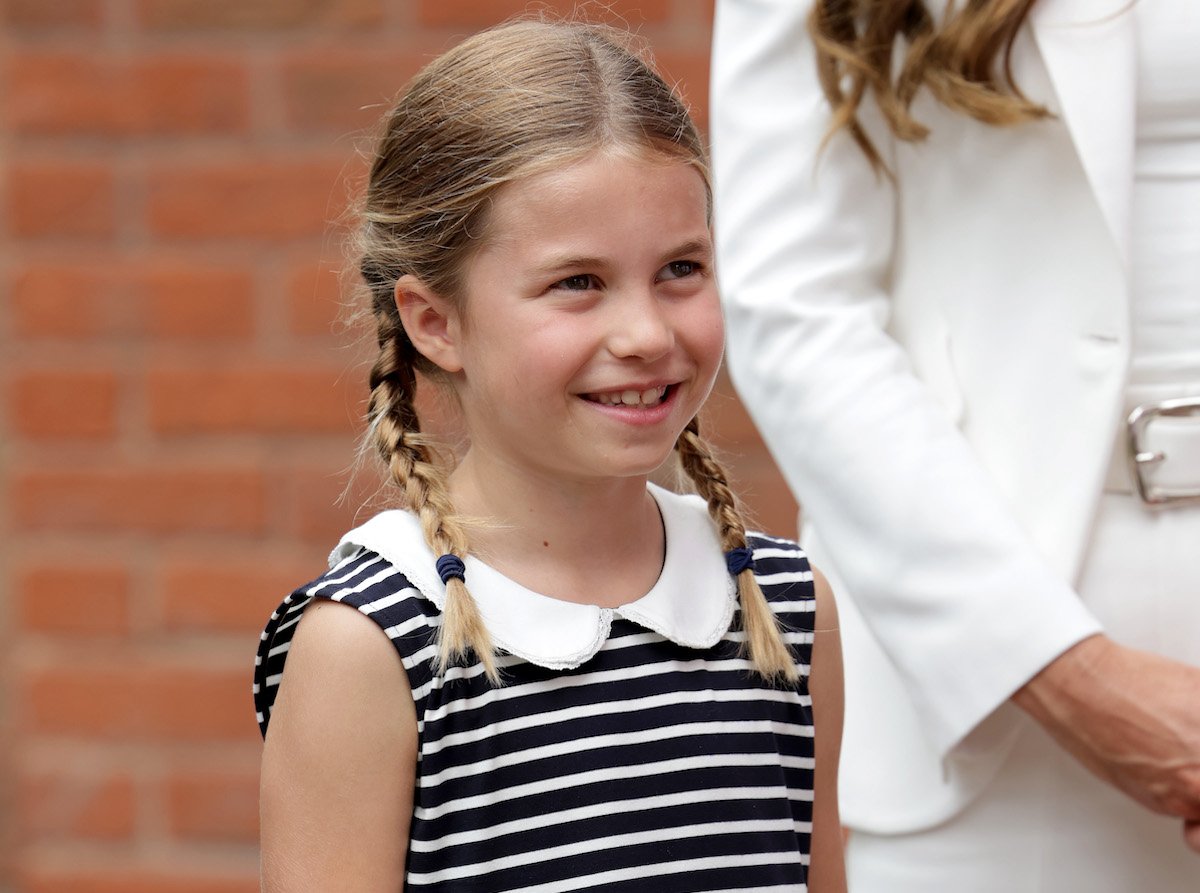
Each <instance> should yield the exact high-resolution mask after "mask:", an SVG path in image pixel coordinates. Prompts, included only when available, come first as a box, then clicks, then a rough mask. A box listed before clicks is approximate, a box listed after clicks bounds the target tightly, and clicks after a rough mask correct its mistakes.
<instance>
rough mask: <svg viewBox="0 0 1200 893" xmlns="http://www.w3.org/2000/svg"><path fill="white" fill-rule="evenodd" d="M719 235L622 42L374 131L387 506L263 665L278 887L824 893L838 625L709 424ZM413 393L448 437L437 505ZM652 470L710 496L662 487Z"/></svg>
mask: <svg viewBox="0 0 1200 893" xmlns="http://www.w3.org/2000/svg"><path fill="white" fill-rule="evenodd" d="M709 209H710V194H709V185H708V174H707V168H706V163H705V155H704V150H703V146H702V143H701V139H700V137H699V135H698V133H697V132H696V129H695V127H694V125H693V123H692V122H691V120H690V119H689V117H688V115H687V112H686V110H685V108H684V107H683V105H682V104H681V102H680V100H679V99H678V98H677V97H676V96H675V95H674V94H673V93H672V91H671V90H670V88H669V87H667V86H666V85H665V84H664V83H663V81H662V80H661V79H660V78H659V77H658V76H657V75H656V74H654V72H653V71H652V70H651V69H650V68H649V67H647V65H646V64H645V63H644V62H643V61H641V60H640V59H639V58H638V57H637V56H636V55H635V54H633V53H632V52H630V50H629V49H628V48H627V47H626V46H625V45H624V42H623V41H622V39H621V37H620V35H618V34H614V33H612V32H610V31H609V30H608V29H604V28H599V27H595V26H589V25H582V24H570V25H568V24H544V23H536V22H520V23H515V24H510V25H507V26H503V27H501V28H498V29H495V30H492V31H488V32H485V33H483V34H480V35H478V36H476V37H474V38H472V39H470V40H468V41H466V42H465V43H463V44H461V45H459V46H458V47H457V48H455V49H453V50H451V51H450V52H448V53H446V54H445V55H443V56H441V57H440V58H438V59H436V60H434V61H433V62H432V63H431V64H430V65H429V66H428V67H426V69H425V70H424V71H422V72H421V73H420V74H419V75H418V76H417V77H416V78H415V80H414V81H413V82H412V83H411V84H410V85H409V87H408V88H407V90H406V91H405V92H404V93H403V94H402V95H401V97H400V99H399V101H398V104H397V105H396V107H395V108H394V109H393V110H392V111H391V112H390V113H389V115H388V117H387V119H386V130H385V133H384V135H383V137H382V140H381V142H380V144H379V146H378V151H377V154H376V156H375V160H374V164H373V167H372V170H371V174H370V180H369V184H368V187H367V193H366V198H365V202H364V207H363V213H362V216H363V222H362V228H361V257H360V269H361V271H362V275H363V278H364V279H365V281H366V284H367V286H368V288H369V292H370V298H371V305H372V309H373V312H374V316H375V319H376V322H377V326H378V342H379V357H378V359H377V360H376V362H375V365H374V367H373V368H372V370H371V376H370V385H371V397H370V405H369V421H370V427H369V433H368V437H369V439H370V443H371V445H372V446H373V448H375V449H376V450H377V451H378V452H379V453H380V454H381V455H382V456H383V458H384V459H385V461H386V462H387V465H388V470H389V473H390V479H391V482H392V483H393V484H395V486H396V488H397V490H398V491H399V492H398V497H399V499H400V501H402V503H403V506H404V508H403V509H397V510H393V511H387V512H384V513H382V514H380V515H378V516H377V517H375V518H374V519H372V520H371V521H369V522H367V523H366V524H365V525H363V526H362V527H359V528H358V529H356V530H354V531H351V532H350V533H349V534H347V535H346V536H345V538H343V540H342V541H341V543H340V544H339V545H338V547H337V548H336V549H335V550H334V552H333V555H332V556H331V558H330V568H331V569H330V571H329V572H328V573H327V574H325V575H324V576H322V577H320V578H318V579H317V580H316V581H314V582H312V583H310V584H308V585H307V586H304V587H302V588H300V589H298V590H297V591H296V592H295V593H293V594H292V595H291V596H289V597H288V598H287V599H285V601H284V603H283V605H282V606H281V607H280V608H279V610H278V611H277V612H276V613H275V614H274V615H272V619H271V621H270V623H269V624H268V626H267V629H266V631H265V633H264V634H263V639H262V645H261V649H260V652H259V657H258V665H257V670H256V674H255V698H256V702H257V708H258V711H259V721H260V723H261V726H262V730H263V732H264V734H265V736H266V745H265V749H264V754H263V767H262V870H263V889H264V890H267V891H298V890H305V891H307V890H338V891H376V890H378V891H393V893H394V891H398V890H401V889H405V890H410V891H412V890H448V891H461V890H477V891H489V893H492V891H502V890H521V891H546V893H549V891H560V890H561V891H566V890H572V891H574V890H606V891H612V890H617V891H620V890H649V889H653V890H655V891H701V890H730V889H738V890H749V889H755V890H758V889H779V890H804V889H806V885H807V889H810V890H817V891H822V893H824V891H831V890H832V891H837V890H843V889H844V879H843V869H842V861H841V837H840V829H839V826H838V813H837V805H836V787H835V779H836V772H837V754H838V743H839V738H840V727H841V664H840V651H839V645H838V638H837V633H836V631H835V630H836V617H835V615H834V608H833V602H832V600H831V597H830V594H829V592H828V590H827V588H826V586H825V584H824V582H823V581H822V579H821V578H820V577H819V576H816V575H815V574H814V572H813V571H812V570H811V569H810V568H809V566H808V563H807V561H806V559H805V557H804V555H803V554H802V553H801V551H800V550H799V549H798V548H797V547H796V546H795V545H794V544H792V543H790V542H786V541H783V540H777V539H770V538H767V537H762V536H748V535H747V534H746V532H745V528H744V526H743V522H742V519H741V517H740V516H739V514H738V510H737V507H736V504H735V501H734V497H733V494H732V493H731V492H730V489H729V486H728V485H727V483H726V480H725V476H724V473H723V472H722V470H721V467H720V466H719V465H718V464H717V462H716V460H715V459H714V458H713V456H712V454H711V452H710V450H709V448H708V446H707V445H706V444H705V442H704V440H703V439H702V438H701V436H700V429H699V425H698V422H697V420H696V413H697V411H698V410H699V408H700V406H701V404H702V403H703V401H704V399H705V398H706V396H707V395H708V393H709V390H710V388H711V387H712V384H713V379H714V377H715V375H716V373H717V367H718V365H719V363H720V359H721V352H722V340H723V327H722V320H721V315H720V308H719V302H718V296H717V291H716V286H715V284H714V278H713V270H712V263H713V260H712V255H713V248H712V243H711V236H710V220H709V217H710V210H709ZM417 373H421V374H422V375H423V376H427V377H428V379H429V380H432V381H434V382H437V383H440V384H441V385H443V386H444V387H447V388H449V389H450V391H451V393H452V394H453V395H454V398H455V401H456V403H457V405H458V407H459V408H460V410H461V414H462V419H463V423H464V425H465V429H466V432H467V435H468V441H469V445H468V446H467V448H466V450H465V453H464V454H463V455H462V456H461V458H460V460H459V462H458V463H457V465H456V466H455V467H454V468H453V470H452V471H450V473H449V474H446V473H445V471H444V470H443V468H442V466H441V465H440V464H439V463H438V462H437V461H436V460H435V457H434V455H433V454H432V453H431V451H430V449H429V446H428V445H427V443H426V441H425V440H424V439H423V438H422V435H421V434H420V428H419V424H418V419H417V413H416V410H415V409H414V397H415V391H416V387H417V380H418V378H417ZM672 450H675V451H676V452H677V453H678V455H679V459H680V462H681V464H682V467H683V469H684V471H685V472H686V473H687V475H688V477H690V478H691V480H692V482H693V484H694V485H695V487H696V489H697V490H698V491H699V493H700V497H696V496H680V495H676V494H673V493H671V492H668V491H666V490H663V489H660V488H658V487H655V486H653V485H650V484H649V483H648V476H649V475H650V473H651V472H652V471H654V470H655V469H656V468H657V467H658V466H659V465H660V464H661V463H662V462H663V461H664V460H665V459H666V458H667V457H668V456H669V455H670V454H671V452H672ZM701 497H702V498H701ZM339 603H340V604H339ZM344 606H350V607H352V608H354V609H356V610H349V609H348V608H347V607H344ZM814 630H820V632H818V633H816V634H815V639H816V641H815V642H814V632H813V631H814ZM285 661H286V664H285ZM285 666H286V672H284V671H285ZM810 666H811V672H810ZM810 852H811V863H810Z"/></svg>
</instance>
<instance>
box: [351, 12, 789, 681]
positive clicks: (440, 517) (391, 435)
mask: <svg viewBox="0 0 1200 893" xmlns="http://www.w3.org/2000/svg"><path fill="white" fill-rule="evenodd" d="M629 40H630V39H629V36H628V35H626V34H625V33H624V32H620V31H616V30H614V29H611V28H608V27H605V26H599V25H592V24H585V23H565V22H560V23H547V22H539V21H518V22H512V23H509V24H506V25H502V26H499V27H497V28H494V29H491V30H488V31H484V32H482V33H480V34H477V35H475V36H474V37H472V38H469V39H468V40H466V41H464V42H463V43H461V44H459V45H458V46H456V47H454V48H453V49H451V50H449V51H448V52H446V53H445V54H443V55H441V56H439V57H438V58H436V59H434V60H433V61H432V62H431V63H429V64H428V65H427V66H426V67H425V68H424V69H422V71H421V72H420V73H418V74H417V76H416V77H415V78H414V79H413V80H412V81H411V82H410V83H409V85H408V86H407V87H406V88H405V90H404V91H403V92H402V93H401V94H400V96H399V98H398V100H397V101H396V104H395V106H394V108H392V110H391V111H390V112H389V113H388V114H387V115H386V116H385V118H384V121H383V127H384V130H383V134H382V136H381V138H380V140H379V143H378V145H377V148H376V152H375V155H374V159H373V163H372V166H371V170H370V176H369V179H368V183H367V188H366V194H365V197H364V199H363V201H362V205H361V208H360V214H361V226H360V227H359V229H358V235H357V246H356V247H357V253H358V258H359V270H360V272H361V273H362V276H363V279H364V280H365V282H366V286H367V289H368V291H369V293H370V304H371V308H372V312H373V314H374V318H375V325H376V334H377V338H378V342H379V356H378V358H377V359H376V361H375V363H374V365H373V366H372V368H371V372H370V387H371V395H370V402H369V405H368V413H367V414H368V420H369V422H370V426H369V428H368V431H367V439H368V441H369V445H370V447H371V448H373V449H374V450H375V451H377V452H378V453H379V455H381V456H382V457H383V459H384V461H385V462H386V463H387V466H388V470H389V476H390V480H391V482H392V483H393V484H395V485H396V486H397V487H398V488H399V489H400V491H401V492H402V498H403V501H404V503H405V504H406V505H407V507H408V508H409V509H411V510H412V511H413V512H415V513H416V514H417V515H418V517H419V518H420V521H421V527H422V530H423V531H424V535H425V539H426V541H427V542H428V543H429V545H430V547H431V548H432V549H433V551H434V553H435V554H437V555H443V554H447V553H449V554H453V555H457V556H459V557H460V558H462V557H465V556H466V554H467V552H468V549H469V544H468V531H467V526H466V525H465V524H464V523H463V521H462V520H460V519H459V518H457V517H456V515H455V511H454V506H453V505H452V503H451V500H450V495H449V489H448V486H447V481H446V472H445V470H444V466H443V465H442V464H441V463H440V462H439V461H438V460H437V457H436V456H435V455H434V454H433V452H432V451H431V449H430V447H429V445H428V443H427V441H426V440H425V439H423V438H422V436H421V434H420V421H419V420H418V418H417V412H416V409H415V406H414V399H415V396H416V390H417V383H418V376H417V373H421V374H422V375H424V376H428V377H430V378H433V379H437V378H438V377H439V370H438V369H437V367H436V366H435V365H434V364H433V363H431V362H430V361H429V360H427V359H426V358H425V357H423V356H422V355H421V354H420V353H419V352H418V351H417V350H416V348H415V347H414V346H413V344H412V342H411V341H410V340H409V338H408V336H407V334H406V333H405V330H404V327H403V325H402V323H401V320H400V316H399V313H398V311H397V308H396V300H395V294H394V293H395V288H396V283H397V280H399V279H400V277H402V276H404V275H411V276H413V277H415V278H416V279H418V280H419V281H420V282H422V283H423V284H424V285H425V286H427V287H428V288H430V289H432V290H433V291H434V292H435V293H437V294H439V295H441V296H442V297H444V298H446V299H447V300H451V301H461V300H462V279H463V274H464V268H465V266H466V264H467V262H468V261H469V260H470V258H471V257H472V255H473V253H474V252H475V251H477V250H478V248H479V247H480V245H481V244H482V243H483V241H484V239H486V238H487V233H488V222H489V221H488V209H489V207H490V202H491V200H492V198H493V197H494V196H495V195H496V191H497V190H498V189H500V188H501V187H502V186H503V185H504V184H506V183H511V182H513V181H515V180H520V179H522V178H526V177H529V176H531V175H533V174H536V173H538V172H541V171H545V170H549V169H554V168H561V167H562V166H564V165H569V164H571V163H574V162H576V161H580V160H582V159H584V158H585V157H586V156H588V155H590V154H592V153H594V152H596V151H598V150H601V149H604V150H616V151H631V152H638V153H641V154H643V155H646V154H649V155H652V156H657V157H662V158H666V159H674V160H677V161H680V162H684V163H687V164H691V165H692V166H694V167H695V168H696V170H697V171H699V172H700V174H701V175H702V176H703V177H704V180H705V184H706V187H707V184H708V168H707V162H706V156H705V150H704V144H703V141H702V140H701V138H700V135H699V133H698V132H697V130H696V127H695V125H694V124H693V122H692V120H691V118H690V116H689V115H688V112H687V109H686V107H685V106H684V105H683V103H682V102H681V100H680V99H679V97H678V96H677V95H676V94H675V93H674V92H673V91H672V89H671V88H670V87H669V86H668V85H667V84H666V83H664V81H663V80H662V79H661V78H660V77H659V76H658V75H657V74H656V73H655V72H654V71H653V70H652V69H651V68H650V67H649V65H648V64H647V63H646V62H645V61H643V59H642V58H641V57H640V56H639V55H638V53H637V52H635V51H634V50H633V49H631V47H630V42H629ZM676 448H677V450H678V453H679V455H680V457H681V459H682V466H683V468H684V470H685V471H686V472H687V474H688V476H689V477H690V478H691V479H692V481H693V482H694V483H695V486H696V488H697V490H698V491H699V492H700V493H701V494H702V495H703V496H704V498H705V499H706V500H707V502H708V505H709V510H710V513H711V514H712V516H713V518H714V520H715V522H716V524H717V526H718V528H719V530H720V535H721V540H722V543H723V546H724V548H725V549H734V548H744V547H745V546H746V532H745V527H744V525H743V523H742V521H741V519H740V516H739V514H738V510H737V506H736V503H735V501H734V497H733V493H732V492H731V491H730V489H729V485H728V483H727V482H726V477H725V473H724V471H723V470H722V469H721V467H720V465H719V464H718V463H717V462H716V460H715V459H714V458H713V456H712V454H711V451H710V450H709V448H708V447H707V446H706V444H705V443H704V441H703V440H702V439H701V438H700V434H699V427H698V423H697V422H696V421H694V420H693V421H692V422H691V424H689V425H688V428H687V430H686V431H684V432H683V434H682V435H681V436H680V438H679V442H678V444H677V447H676ZM738 584H739V587H740V594H741V607H742V616H743V626H744V628H745V630H746V638H747V643H748V648H749V654H750V657H751V660H752V661H753V662H754V664H755V666H756V668H757V670H758V671H759V672H760V673H761V674H762V675H763V676H764V677H767V678H784V679H794V678H795V677H796V671H795V667H794V663H793V660H792V657H791V655H790V653H789V651H788V649H787V647H786V646H785V645H784V642H783V638H782V634H781V633H780V630H779V628H778V626H777V624H776V622H775V619H774V614H773V612H772V611H771V609H770V607H769V606H768V605H767V603H766V599H765V597H764V596H763V594H762V591H761V590H760V589H759V587H758V584H757V582H756V581H755V580H754V575H753V572H752V571H750V570H747V571H744V572H742V573H741V574H740V575H739V578H738ZM439 636H440V639H439V643H438V663H439V665H440V666H441V667H443V668H445V667H447V666H449V665H450V664H451V663H453V662H454V661H456V660H458V659H459V658H461V657H463V656H465V655H466V653H467V652H468V650H470V651H473V652H474V653H475V654H476V656H477V657H478V658H479V660H481V661H482V663H483V664H484V667H485V669H486V672H487V674H488V676H489V678H490V679H491V680H492V681H493V682H494V683H498V682H499V673H498V671H497V669H496V663H495V659H494V646H493V644H492V641H491V639H490V636H489V635H488V631H487V628H486V627H485V626H484V624H483V622H482V619H481V617H480V614H479V610H478V608H477V606H476V604H475V602H474V599H472V598H471V596H470V593H469V591H468V589H467V586H466V584H465V583H464V581H463V580H461V579H458V578H456V577H451V578H450V579H449V580H448V581H447V583H446V602H445V605H444V608H443V615H442V625H441V631H440V633H439Z"/></svg>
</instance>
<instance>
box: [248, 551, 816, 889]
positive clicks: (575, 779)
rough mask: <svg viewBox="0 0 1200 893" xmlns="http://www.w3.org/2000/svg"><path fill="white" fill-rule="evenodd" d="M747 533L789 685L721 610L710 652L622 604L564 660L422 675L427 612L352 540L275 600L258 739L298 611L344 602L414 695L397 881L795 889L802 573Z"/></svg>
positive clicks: (803, 653) (802, 861)
mask: <svg viewBox="0 0 1200 893" xmlns="http://www.w3.org/2000/svg"><path fill="white" fill-rule="evenodd" d="M751 544H752V546H753V548H754V558H755V573H756V575H757V576H758V579H759V581H760V583H761V585H762V587H763V590H764V592H765V593H766V595H767V598H768V600H769V602H770V603H771V606H772V608H773V610H774V611H775V613H776V616H777V617H778V618H779V619H780V621H781V623H782V624H783V626H784V627H785V629H786V630H788V632H787V633H786V636H785V638H786V640H787V642H788V645H789V647H790V648H791V650H792V652H793V654H794V656H795V659H796V663H797V666H798V668H799V669H800V670H801V672H802V678H801V680H800V682H799V683H798V684H796V685H795V686H794V687H793V686H789V687H779V686H771V685H768V684H766V683H763V682H762V681H761V680H760V679H759V678H758V677H757V676H756V675H754V674H753V673H752V672H751V670H750V664H749V662H748V661H747V660H746V659H745V657H744V656H743V655H742V645H743V642H744V635H743V633H742V632H741V630H740V627H739V622H738V618H736V617H735V619H734V622H733V625H732V626H731V628H730V630H729V631H728V632H727V633H726V634H725V636H724V638H723V639H722V640H721V641H719V642H718V643H717V644H716V645H715V646H714V647H712V648H709V649H703V650H696V649H689V648H686V647H683V646H680V645H677V644H675V643H674V642H672V641H670V640H669V639H667V638H664V637H663V636H661V635H659V634H658V633H654V632H650V631H647V630H646V629H644V628H643V627H640V626H638V625H637V624H636V623H634V622H632V621H630V620H627V619H624V618H617V619H615V620H614V621H613V624H612V628H611V630H610V634H609V637H608V639H607V641H606V642H605V643H604V645H603V646H602V647H601V648H600V650H599V651H598V652H597V653H596V655H595V656H594V657H593V658H591V659H590V660H588V661H587V662H586V663H584V664H583V665H582V666H580V667H578V668H576V669H573V670H565V671H564V670H551V669H546V668H543V667H540V666H537V665H535V664H532V663H529V662H527V661H524V660H522V659H519V658H516V657H514V656H512V655H508V654H502V655H500V656H499V661H498V664H499V667H500V669H501V672H502V674H503V676H504V679H505V684H504V686H502V687H500V688H494V687H492V686H491V685H489V684H488V682H487V679H486V677H485V676H484V675H483V669H482V666H481V665H480V664H479V663H477V662H471V663H470V664H469V665H465V666H461V667H453V668H450V669H449V670H447V672H446V673H445V674H444V675H443V676H441V677H435V676H434V674H433V672H432V659H433V657H434V653H435V646H434V642H435V638H436V630H437V627H438V624H439V622H440V617H439V612H438V609H437V608H436V607H435V606H434V605H433V603H432V602H431V601H429V600H428V599H426V598H425V597H424V596H423V595H422V594H421V593H420V592H419V591H418V590H417V589H415V588H414V587H412V586H411V585H410V583H409V581H408V580H407V579H406V578H405V577H404V575H403V574H401V573H400V572H399V571H398V570H396V569H395V568H394V567H392V566H391V565H390V564H388V563H387V562H385V561H384V560H383V559H381V558H380V557H379V556H378V555H376V554H375V553H373V552H367V551H363V552H359V553H358V554H356V555H354V556H351V557H350V558H348V559H346V560H344V561H342V562H341V563H340V564H339V565H338V566H336V567H334V568H333V569H332V570H331V571H329V572H328V573H327V574H325V575H324V576H322V577H320V578H319V579H317V580H316V581H314V582H313V583H311V584H309V585H307V586H305V587H302V588H301V589H298V590H297V591H296V592H294V593H293V594H292V595H291V596H289V597H288V598H287V599H285V601H284V603H283V604H282V605H281V606H280V608H279V609H278V610H277V611H276V612H275V613H274V614H273V615H272V617H271V621H270V623H269V624H268V625H267V628H266V630H265V631H264V633H263V637H262V643H261V646H260V649H259V657H258V663H257V666H256V670H255V686H254V696H255V703H256V707H257V710H258V720H259V724H260V726H261V728H262V731H263V734H264V735H265V734H266V732H267V727H268V723H269V721H270V715H271V705H272V704H273V703H274V700H275V695H276V692H277V691H278V686H279V681H280V678H281V676H282V673H283V670H284V664H285V661H286V659H287V649H288V647H289V643H290V641H291V637H292V635H293V633H294V630H295V626H296V623H297V622H298V620H299V618H300V615H301V612H302V611H303V609H304V607H305V606H306V605H307V604H308V603H309V602H310V601H311V600H312V599H313V598H328V599H333V600H335V601H341V602H345V603H346V604H349V605H353V606H355V607H356V608H358V610H359V611H361V612H362V613H364V614H366V615H367V616H369V617H371V618H372V619H373V620H374V621H375V622H376V623H377V624H378V625H379V626H380V628H381V629H382V630H383V631H384V632H385V633H386V634H387V635H388V637H389V638H390V639H391V641H392V644H393V645H394V646H395V648H396V650H397V652H398V653H399V654H400V657H401V660H402V662H403V664H404V668H405V670H406V671H407V673H408V676H409V681H410V684H411V687H412V690H413V696H414V698H415V700H416V704H417V716H418V724H419V748H420V751H419V757H418V759H419V764H418V774H417V787H416V791H415V808H414V814H413V822H412V828H411V839H410V841H409V848H408V860H407V871H408V876H407V883H406V887H405V889H406V890H419V891H455V893H460V891H464V890H479V891H489V893H499V891H505V890H521V891H536V893H551V891H578V890H582V891H589V890H590V891H599V890H604V891H616V893H622V891H634V890H650V889H652V890H654V891H655V893H672V891H681V893H682V891H688V893H696V891H714V890H792V891H796V890H804V889H805V883H806V876H807V865H808V850H809V838H810V833H811V829H812V825H811V822H812V781H813V775H812V773H813V727H812V712H811V702H810V700H809V696H808V690H807V678H808V664H809V657H810V653H811V648H812V629H813V609H814V600H813V584H812V573H811V571H810V570H809V567H808V562H807V560H806V558H805V557H804V555H803V553H802V552H801V550H800V549H799V547H798V546H796V545H795V544H794V543H791V542H788V541H786V540H775V539H770V538H766V537H760V536H755V537H753V538H752V543H751Z"/></svg>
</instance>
